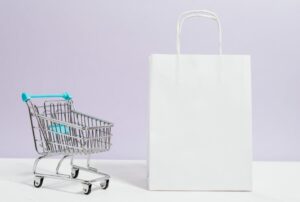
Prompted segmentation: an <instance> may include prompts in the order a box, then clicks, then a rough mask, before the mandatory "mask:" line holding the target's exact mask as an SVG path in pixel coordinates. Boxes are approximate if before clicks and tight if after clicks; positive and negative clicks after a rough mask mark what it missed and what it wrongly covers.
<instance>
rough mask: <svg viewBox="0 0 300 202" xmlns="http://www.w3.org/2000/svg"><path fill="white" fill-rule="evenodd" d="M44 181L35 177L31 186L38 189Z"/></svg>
mask: <svg viewBox="0 0 300 202" xmlns="http://www.w3.org/2000/svg"><path fill="white" fill-rule="evenodd" d="M43 181H44V177H35V179H34V181H33V186H34V187H36V188H39V187H41V186H42V184H43Z"/></svg>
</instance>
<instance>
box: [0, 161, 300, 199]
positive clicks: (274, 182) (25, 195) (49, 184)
mask: <svg viewBox="0 0 300 202" xmlns="http://www.w3.org/2000/svg"><path fill="white" fill-rule="evenodd" d="M55 162H56V160H45V161H44V162H43V163H42V164H41V168H43V169H46V168H48V169H50V168H53V166H54V165H55ZM32 164H33V159H0V165H1V166H0V200H1V201H22V202H26V201H43V202H44V201H46V202H47V201H51V202H54V201H72V202H76V201H81V202H83V201H89V202H92V201H104V202H110V201H114V202H116V201H130V202H135V201H138V202H141V201H143V202H144V201H146V202H147V201H181V202H182V201H189V202H193V201H195V202H196V201H197V202H199V201H205V202H211V201H222V202H224V201H228V202H235V201H239V202H247V201H251V202H256V201H264V202H269V201H272V202H273V201H274V202H278V201H288V202H290V201H291V202H294V201H300V162H254V163H253V191H252V192H204V191H148V190H147V187H146V186H147V179H146V174H147V173H146V170H147V169H146V168H147V167H146V162H145V161H100V160H97V161H95V162H93V161H92V165H94V166H95V167H97V168H99V170H101V171H103V172H107V173H108V174H110V175H111V176H112V179H111V184H110V187H109V188H108V189H107V190H105V191H104V190H100V189H99V188H98V186H97V188H95V189H93V191H92V193H91V194H90V195H87V196H86V195H83V194H82V193H81V190H82V186H81V185H80V184H78V183H73V182H68V181H60V180H52V179H49V178H46V179H45V180H44V184H43V186H42V188H39V189H37V188H34V187H33V186H32V182H33V174H32ZM100 168H102V169H100ZM79 177H80V175H79Z"/></svg>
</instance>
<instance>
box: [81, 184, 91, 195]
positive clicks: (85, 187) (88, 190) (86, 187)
mask: <svg viewBox="0 0 300 202" xmlns="http://www.w3.org/2000/svg"><path fill="white" fill-rule="evenodd" d="M91 191H92V184H83V193H84V194H86V195H88V194H90V193H91Z"/></svg>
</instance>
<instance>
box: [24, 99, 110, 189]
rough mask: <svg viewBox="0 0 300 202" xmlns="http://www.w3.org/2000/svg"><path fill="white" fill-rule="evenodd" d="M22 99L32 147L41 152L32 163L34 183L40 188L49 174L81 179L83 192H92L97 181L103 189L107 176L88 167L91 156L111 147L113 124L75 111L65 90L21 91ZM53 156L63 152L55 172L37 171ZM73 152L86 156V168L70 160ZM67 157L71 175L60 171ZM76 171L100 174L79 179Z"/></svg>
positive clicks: (51, 176) (75, 179)
mask: <svg viewBox="0 0 300 202" xmlns="http://www.w3.org/2000/svg"><path fill="white" fill-rule="evenodd" d="M33 98H42V100H41V99H40V100H37V101H36V103H33V102H32V101H31V99H33ZM47 98H50V99H47ZM53 98H56V99H55V100H54V99H53ZM58 98H59V100H57V99H58ZM22 100H23V101H24V102H26V104H27V106H28V109H29V115H30V122H31V127H32V133H33V139H34V145H35V149H36V151H37V153H38V154H40V155H41V156H40V157H38V158H37V159H36V160H35V162H34V165H33V173H34V175H35V179H34V183H33V184H34V186H35V187H37V188H38V187H41V186H42V184H43V180H44V178H46V177H49V178H55V179H63V180H71V181H75V182H80V183H82V184H83V192H84V194H89V193H90V192H91V188H92V184H94V183H99V184H100V187H101V188H102V189H106V188H107V187H108V185H109V178H110V176H109V175H107V174H105V173H101V172H99V171H97V169H95V168H93V167H91V166H90V155H91V154H94V153H98V152H106V151H108V150H109V149H110V146H111V142H110V139H111V128H112V126H113V124H112V123H110V122H107V121H104V120H101V119H98V118H95V117H92V116H89V115H86V114H84V113H81V112H78V111H76V110H75V108H74V105H73V101H72V97H71V96H70V95H69V94H68V93H64V94H60V95H52V94H51V95H48V94H47V95H29V94H27V93H22ZM38 101H39V104H38ZM54 155H62V158H61V159H60V160H59V162H58V164H57V166H56V172H55V174H45V173H40V172H37V165H38V163H39V161H40V160H41V159H43V158H46V157H51V156H54ZM75 155H86V156H87V164H86V167H83V166H78V165H75V164H74V163H73V158H74V156H75ZM68 157H70V159H71V161H70V162H71V174H63V173H61V172H60V167H61V164H62V162H63V161H64V160H65V159H66V158H68ZM79 170H82V171H87V172H90V173H94V174H97V175H100V177H98V178H96V179H92V180H84V179H79V178H77V177H78V174H79Z"/></svg>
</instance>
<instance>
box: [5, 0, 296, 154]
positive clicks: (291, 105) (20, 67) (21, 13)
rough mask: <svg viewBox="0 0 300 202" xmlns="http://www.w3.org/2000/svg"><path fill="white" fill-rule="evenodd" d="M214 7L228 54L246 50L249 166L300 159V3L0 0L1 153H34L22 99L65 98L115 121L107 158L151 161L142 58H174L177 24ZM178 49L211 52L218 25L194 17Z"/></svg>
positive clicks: (214, 50)
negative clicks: (165, 55)
mask: <svg viewBox="0 0 300 202" xmlns="http://www.w3.org/2000/svg"><path fill="white" fill-rule="evenodd" d="M203 8H204V9H212V10H214V11H215V12H217V13H218V14H219V16H220V18H221V22H222V25H223V38H224V43H223V46H224V53H227V54H237V53H239V54H251V55H252V73H253V133H254V134H253V138H254V139H253V140H254V141H253V143H254V159H255V160H300V147H299V145H300V124H299V123H300V93H299V86H300V79H299V78H300V77H299V76H300V65H299V64H300V56H299V54H300V37H299V36H300V1H297V0H280V1H275V0H265V1H259V0H252V1H238V0H227V1H222V0H219V1H212V0H197V1H196V0H190V1H181V0H151V1H140V0H123V1H117V0H110V1H96V0H87V1H82V0H43V1H40V0H26V1H22V0H0V92H1V104H0V126H1V140H0V157H33V156H35V152H34V150H33V142H32V137H31V130H30V127H29V119H28V115H27V109H26V106H25V105H24V103H22V102H21V100H20V93H21V92H22V91H28V92H31V93H57V92H59V93H60V92H64V91H68V92H70V93H71V94H72V95H73V96H74V98H75V103H76V105H77V109H80V110H81V111H85V112H87V113H90V114H93V115H95V116H99V117H103V118H105V119H108V120H111V121H113V122H114V123H115V127H114V129H113V133H114V137H113V147H112V150H111V152H109V153H106V154H102V155H99V157H103V158H111V159H145V158H146V156H147V139H146V137H147V135H146V134H147V106H148V56H149V55H150V54H151V53H175V31H176V29H175V28H176V19H177V16H178V15H179V13H181V12H182V11H185V10H189V9H203ZM182 46H183V47H182V52H185V53H210V54H212V53H217V28H216V25H215V24H214V23H213V22H211V21H205V20H190V21H188V22H187V23H186V24H185V25H184V28H183V37H182Z"/></svg>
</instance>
